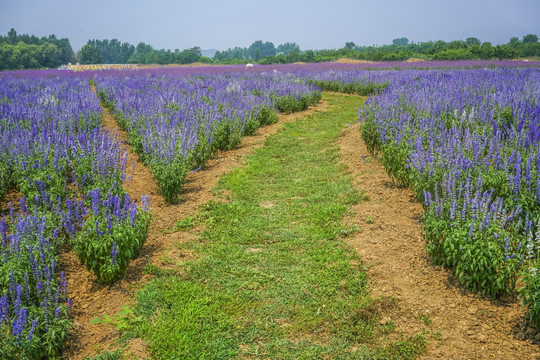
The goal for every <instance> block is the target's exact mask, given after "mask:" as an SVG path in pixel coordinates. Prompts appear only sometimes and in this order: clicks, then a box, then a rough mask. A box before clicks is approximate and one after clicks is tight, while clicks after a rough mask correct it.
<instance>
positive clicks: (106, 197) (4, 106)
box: [0, 61, 540, 359]
mask: <svg viewBox="0 0 540 360" xmlns="http://www.w3.org/2000/svg"><path fill="white" fill-rule="evenodd" d="M539 65H540V64H538V63H535V62H529V63H524V62H517V61H514V62H512V61H506V62H490V61H482V62H480V61H474V62H473V61H468V62H426V63H384V65H379V64H313V65H283V66H278V65H266V66H256V67H254V68H252V69H246V68H245V67H243V66H242V67H241V66H231V67H209V68H204V69H201V68H180V69H174V68H166V69H165V68H164V69H151V70H139V71H132V70H129V71H100V72H89V73H80V74H74V73H70V72H61V71H21V72H4V73H1V74H0V205H1V208H0V211H1V213H0V216H1V218H0V255H1V256H2V261H1V262H0V340H1V345H0V358H18V357H20V358H30V359H31V358H41V357H43V356H46V357H51V358H53V357H57V356H60V355H61V354H62V351H63V348H64V346H65V343H66V339H67V337H68V332H69V331H68V328H69V323H70V320H69V312H70V309H69V308H70V306H71V305H72V302H71V300H70V299H69V286H70V284H69V283H67V281H66V280H65V273H64V271H63V269H62V268H61V266H60V264H59V258H60V256H61V254H62V253H63V252H67V251H73V252H75V253H76V254H77V257H78V259H79V260H80V262H81V268H83V267H86V268H87V269H88V270H89V271H91V272H92V273H93V274H94V276H95V277H96V280H97V282H99V283H101V284H111V283H114V282H115V281H117V280H118V279H119V277H121V276H122V275H124V274H125V273H126V269H127V268H128V266H129V263H130V261H131V260H132V259H134V258H135V257H136V256H137V255H138V254H139V252H140V250H141V248H142V246H143V245H144V243H145V241H146V238H147V232H148V227H149V224H150V219H151V210H150V209H151V206H152V204H149V201H148V198H147V197H143V198H142V199H132V197H131V196H130V194H129V193H128V192H127V191H126V190H125V189H124V187H123V184H124V183H125V181H126V180H127V178H128V176H129V174H130V169H131V164H128V163H127V154H126V151H125V150H123V148H122V147H121V146H120V143H119V141H118V138H117V137H116V135H115V134H114V133H112V132H109V130H110V129H107V128H105V127H104V126H103V124H102V107H101V105H100V100H101V102H102V104H103V105H105V106H106V107H107V108H108V109H109V110H110V111H111V112H112V113H113V115H114V116H115V119H116V121H117V123H118V125H119V126H120V127H121V128H122V129H123V130H125V131H126V132H127V134H128V135H127V136H128V144H127V145H129V146H130V147H131V148H132V149H133V151H134V152H135V153H137V155H138V156H139V159H140V161H141V162H142V163H143V164H144V165H145V166H147V167H148V168H149V169H150V172H151V173H152V176H153V177H154V179H155V182H156V183H157V185H158V187H159V189H160V191H161V196H163V198H164V199H165V200H166V201H167V202H168V203H171V204H174V203H177V202H178V201H179V200H181V197H182V193H181V191H182V187H183V185H184V183H185V178H186V175H187V174H188V172H189V171H194V170H199V169H204V167H205V164H207V162H208V161H209V160H210V159H212V158H213V157H214V156H215V155H216V154H217V153H218V152H219V151H227V150H231V149H234V148H236V147H238V146H239V145H240V143H241V141H242V138H243V137H244V136H250V135H253V134H254V133H255V132H256V131H257V129H258V128H259V127H261V126H266V125H270V124H274V123H276V122H277V121H278V114H281V113H292V112H298V111H302V110H306V109H308V108H309V107H310V106H312V105H315V104H317V103H319V101H320V99H321V96H322V92H323V91H334V92H344V93H350V94H358V95H361V96H369V98H368V99H367V101H366V103H365V105H363V106H362V107H361V108H359V118H358V121H359V122H360V123H361V125H360V128H361V131H362V137H363V139H364V142H365V143H366V145H367V147H368V149H369V151H370V152H371V153H372V155H373V156H375V157H377V158H378V159H379V161H380V162H381V163H382V164H383V165H384V166H385V168H386V170H387V172H388V175H389V176H390V177H391V178H392V179H393V181H395V182H396V183H397V184H399V185H401V186H407V187H411V188H412V189H413V190H414V192H415V193H416V194H417V201H419V202H422V204H423V205H424V209H425V213H424V216H423V219H422V228H423V232H424V237H425V240H426V247H427V252H428V254H429V256H430V258H431V259H432V260H433V262H434V264H436V265H443V266H446V267H448V268H451V269H452V270H453V271H454V272H455V274H456V276H457V278H458V279H459V281H460V282H461V283H462V284H464V285H465V286H466V287H467V288H468V289H469V290H471V291H472V292H481V293H485V294H488V295H490V296H492V297H494V298H496V297H499V296H501V295H503V294H507V293H511V292H513V291H516V289H517V291H518V292H519V296H520V299H521V301H522V303H523V305H524V307H525V309H526V312H527V314H528V316H529V317H530V319H531V320H532V321H533V323H534V324H536V326H539V327H540V274H537V273H538V272H539V271H540V270H539V269H540V150H539V144H540V67H539ZM383 66H384V68H381V67H383ZM93 86H94V87H95V91H93ZM518 284H521V285H518Z"/></svg>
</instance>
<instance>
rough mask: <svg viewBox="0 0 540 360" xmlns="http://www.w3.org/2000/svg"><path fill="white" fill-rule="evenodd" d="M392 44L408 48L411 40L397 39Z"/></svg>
mask: <svg viewBox="0 0 540 360" xmlns="http://www.w3.org/2000/svg"><path fill="white" fill-rule="evenodd" d="M392 44H393V45H396V46H407V45H408V44H409V39H407V38H406V37H401V38H397V39H394V40H392Z"/></svg>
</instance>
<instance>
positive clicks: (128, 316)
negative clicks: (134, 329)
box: [90, 305, 141, 331]
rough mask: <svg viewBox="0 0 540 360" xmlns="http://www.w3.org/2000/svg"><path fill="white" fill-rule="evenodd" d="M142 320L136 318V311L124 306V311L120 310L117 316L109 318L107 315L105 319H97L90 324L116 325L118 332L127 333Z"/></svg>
mask: <svg viewBox="0 0 540 360" xmlns="http://www.w3.org/2000/svg"><path fill="white" fill-rule="evenodd" d="M140 320H141V319H140V318H138V317H136V316H135V313H134V311H133V310H132V309H131V308H130V307H129V306H127V305H122V310H120V311H119V312H118V313H117V314H116V315H113V316H109V315H105V316H103V318H100V317H95V318H92V319H91V320H90V324H92V325H97V324H111V325H114V327H115V328H116V331H126V330H128V329H129V328H130V327H131V326H134V325H136V323H137V322H139V321H140Z"/></svg>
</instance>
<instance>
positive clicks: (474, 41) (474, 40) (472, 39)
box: [465, 37, 482, 47]
mask: <svg viewBox="0 0 540 360" xmlns="http://www.w3.org/2000/svg"><path fill="white" fill-rule="evenodd" d="M465 43H466V44H467V46H469V47H471V46H474V45H478V46H480V45H481V44H482V42H481V41H480V39H478V38H475V37H468V38H467V39H465Z"/></svg>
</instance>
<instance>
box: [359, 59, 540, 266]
mask: <svg viewBox="0 0 540 360" xmlns="http://www.w3.org/2000/svg"><path fill="white" fill-rule="evenodd" d="M386 75H387V76H389V77H390V79H388V82H389V84H390V85H389V86H388V87H387V88H386V89H385V90H384V91H382V92H381V93H380V94H379V95H378V96H376V97H372V98H370V99H368V101H367V102H366V104H365V106H364V107H363V108H362V109H361V111H360V119H361V120H363V121H364V123H365V124H364V130H363V136H364V139H365V140H366V142H367V143H368V142H369V143H372V144H374V148H375V149H376V150H378V151H380V152H381V153H382V156H383V159H384V163H385V165H386V166H387V167H389V168H390V171H391V172H394V173H397V172H399V171H402V170H404V171H406V174H407V176H406V179H405V182H407V183H408V184H410V185H412V186H413V188H414V189H415V190H416V191H417V193H418V195H419V197H420V198H423V199H424V204H425V208H426V220H425V221H426V223H431V224H438V225H437V226H433V227H431V228H430V229H431V230H429V231H428V233H427V235H426V236H427V237H429V236H431V235H432V234H437V235H434V236H437V237H440V239H439V240H438V241H439V242H438V244H444V242H445V241H455V239H457V238H460V239H463V244H465V245H460V246H461V247H460V248H457V249H456V250H455V251H456V253H455V254H454V255H452V256H454V260H452V261H451V262H450V264H452V266H457V268H458V271H459V266H460V265H459V261H461V260H459V259H460V257H462V259H463V261H464V260H465V257H466V256H470V253H467V252H465V250H463V249H465V248H466V247H467V246H468V245H466V244H469V243H471V242H474V241H479V239H484V237H485V236H488V237H489V239H487V240H486V241H488V242H489V243H493V244H495V245H494V247H493V249H495V248H497V249H500V250H493V252H497V253H500V254H504V255H501V256H504V258H505V259H506V260H507V261H510V259H513V258H518V259H520V261H523V259H524V257H525V252H526V247H525V246H524V245H525V243H526V242H527V240H526V239H527V237H529V238H531V237H532V239H531V240H530V241H529V242H531V243H535V244H538V243H540V238H538V235H537V236H534V232H533V231H532V230H533V229H534V227H535V226H537V224H538V223H539V221H540V220H539V219H540V197H539V196H538V195H539V194H540V150H539V145H540V68H538V67H530V68H504V67H503V68H478V69H455V70H427V71H417V70H402V71H388V72H387V73H386ZM382 79H383V80H384V76H382ZM371 129H375V133H373V131H372V130H371ZM396 149H401V150H403V151H405V152H406V154H407V156H406V158H405V160H406V161H405V162H403V163H397V160H396V159H397V158H396V157H395V153H396ZM396 177H397V176H396ZM446 226H448V229H449V230H444V231H442V230H436V227H439V228H440V229H442V228H443V227H446ZM428 227H429V226H428ZM502 233H504V234H506V235H505V236H504V237H503V236H500V235H502ZM480 234H483V235H480ZM486 234H490V235H486ZM539 235H540V234H539ZM432 241H434V242H435V240H432ZM460 241H461V240H460ZM437 246H439V245H437ZM442 246H443V247H444V246H445V245H442ZM448 246H450V245H448ZM486 246H487V245H486ZM529 248H531V246H529ZM533 248H534V249H532V250H529V256H528V258H529V259H535V261H536V259H538V258H539V256H540V252H539V250H540V246H537V245H534V246H533ZM490 249H491V248H490ZM479 251H480V250H479ZM486 251H487V250H486ZM489 251H491V250H489ZM490 256H491V255H490ZM456 259H457V260H456ZM468 261H470V260H468ZM490 261H492V260H490ZM456 264H457V265H456ZM497 271H499V270H497Z"/></svg>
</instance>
